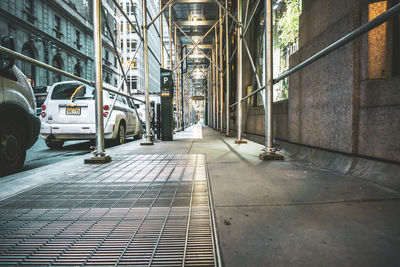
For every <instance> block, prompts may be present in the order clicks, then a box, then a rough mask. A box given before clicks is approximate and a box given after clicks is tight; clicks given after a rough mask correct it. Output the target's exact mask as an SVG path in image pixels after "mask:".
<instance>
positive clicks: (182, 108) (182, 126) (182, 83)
mask: <svg viewBox="0 0 400 267" xmlns="http://www.w3.org/2000/svg"><path fill="white" fill-rule="evenodd" d="M182 45H183V44H182V43H181V58H183V46H182ZM186 68H187V66H186ZM180 82H181V118H182V119H181V131H183V130H185V117H184V115H185V114H184V112H183V110H184V107H185V105H184V104H185V103H184V101H183V86H184V82H183V64H181V80H180Z"/></svg>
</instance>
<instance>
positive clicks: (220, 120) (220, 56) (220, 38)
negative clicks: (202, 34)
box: [219, 7, 224, 132]
mask: <svg viewBox="0 0 400 267" xmlns="http://www.w3.org/2000/svg"><path fill="white" fill-rule="evenodd" d="M222 33H223V30H222V8H221V7H219V65H220V71H219V84H220V89H219V90H220V91H219V92H220V96H219V103H220V108H219V109H220V110H219V112H220V113H219V130H220V131H221V132H222V131H223V129H224V125H223V118H224V113H223V112H224V83H223V75H224V74H223V72H222V70H223V66H224V64H223V63H222V62H223V61H222V53H223V49H222Z"/></svg>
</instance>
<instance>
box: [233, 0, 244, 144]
mask: <svg viewBox="0 0 400 267" xmlns="http://www.w3.org/2000/svg"><path fill="white" fill-rule="evenodd" d="M242 2H243V0H237V8H238V20H239V24H238V25H237V26H238V33H237V99H238V100H240V99H241V98H242V95H243V51H242V49H243V39H242V33H243V28H242V27H241V25H242V16H243V15H242V13H243V12H242V8H243V6H242V4H243V3H242ZM236 120H237V140H236V141H235V143H236V144H243V143H246V141H243V140H242V101H239V102H238V106H237V118H236Z"/></svg>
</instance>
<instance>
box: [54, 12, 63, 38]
mask: <svg viewBox="0 0 400 267" xmlns="http://www.w3.org/2000/svg"><path fill="white" fill-rule="evenodd" d="M54 23H55V24H54V31H55V32H56V37H57V38H58V39H61V36H62V32H61V18H60V17H59V16H57V15H55V16H54Z"/></svg>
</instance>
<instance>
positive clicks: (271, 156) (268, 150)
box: [258, 0, 283, 160]
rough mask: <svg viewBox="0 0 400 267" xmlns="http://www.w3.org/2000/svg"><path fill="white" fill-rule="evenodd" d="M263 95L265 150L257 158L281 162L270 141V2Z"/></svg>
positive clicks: (269, 3)
mask: <svg viewBox="0 0 400 267" xmlns="http://www.w3.org/2000/svg"><path fill="white" fill-rule="evenodd" d="M264 5H265V18H264V21H265V22H264V27H265V43H264V47H265V52H264V53H265V54H264V64H265V71H266V75H265V94H264V110H265V148H264V153H261V154H260V155H259V156H258V157H259V158H260V159H261V160H282V159H283V156H282V155H281V154H276V153H275V150H274V148H273V143H272V142H273V140H272V90H273V86H274V82H273V72H272V71H273V46H272V45H273V39H272V38H273V35H272V34H273V28H272V27H273V21H272V14H273V13H272V0H265V2H264Z"/></svg>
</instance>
